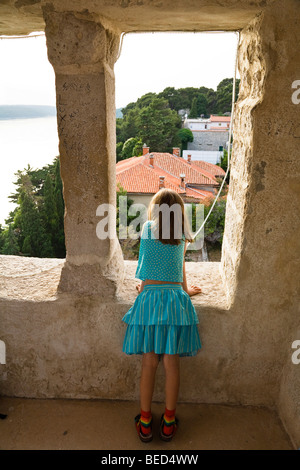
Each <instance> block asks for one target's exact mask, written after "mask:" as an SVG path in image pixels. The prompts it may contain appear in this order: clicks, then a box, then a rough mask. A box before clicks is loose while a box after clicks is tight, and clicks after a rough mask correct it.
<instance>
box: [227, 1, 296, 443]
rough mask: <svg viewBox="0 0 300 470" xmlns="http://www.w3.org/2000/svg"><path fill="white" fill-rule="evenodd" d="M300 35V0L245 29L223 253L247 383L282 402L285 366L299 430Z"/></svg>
mask: <svg viewBox="0 0 300 470" xmlns="http://www.w3.org/2000/svg"><path fill="white" fill-rule="evenodd" d="M299 41H300V29H299V2H297V1H296V0H284V1H282V0H279V1H277V2H274V3H273V4H271V5H270V6H269V7H268V8H266V9H265V11H264V12H263V13H262V14H261V15H260V16H259V17H257V18H255V20H253V21H252V23H251V24H250V25H249V27H247V28H246V29H245V30H243V31H242V33H241V42H240V50H239V69H240V75H241V89H240V96H239V101H238V104H237V113H236V117H235V124H234V128H235V130H234V148H233V160H232V168H231V181H230V189H229V194H228V202H227V214H226V227H225V234H224V244H223V258H222V275H223V279H224V282H225V284H226V287H227V292H228V297H229V301H230V304H231V312H232V318H233V319H234V321H235V322H236V326H235V328H232V331H231V334H232V335H233V336H234V338H235V341H236V342H237V343H238V344H240V345H242V354H241V355H240V358H239V360H240V366H239V367H240V368H239V369H238V366H236V369H235V374H236V376H237V377H239V386H240V387H241V388H242V387H244V389H245V390H251V399H253V397H258V396H259V394H261V393H263V394H264V395H265V396H268V400H269V402H270V403H271V401H273V403H276V402H277V400H278V396H279V387H280V380H281V377H282V371H283V370H285V376H284V383H283V385H282V388H281V413H283V415H284V416H285V418H286V420H287V422H289V429H294V435H296V434H298V436H299V435H300V434H299V433H300V426H299V423H300V416H299V410H300V407H299V396H300V390H299V384H300V381H299V380H298V381H295V380H294V377H295V375H296V374H297V373H298V374H299V371H300V369H299V370H297V372H296V370H295V368H296V367H298V368H299V367H300V366H299V365H297V366H295V365H294V364H293V363H292V361H291V354H292V343H293V341H295V340H298V339H299V337H298V334H299V331H300V330H299V327H300V320H299V279H300V263H299V252H300V236H299V233H300V216H299V203H300V183H299V181H300V67H299V64H300V49H299V47H297V44H299ZM254 370H255V371H256V373H257V377H256V381H255V383H254V382H253V376H252V375H251V374H252V372H253V371H254ZM251 377H252V380H251ZM261 401H262V400H261ZM257 402H258V400H257ZM293 417H294V418H293ZM293 419H294V422H293ZM296 423H297V424H296Z"/></svg>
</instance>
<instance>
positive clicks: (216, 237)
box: [204, 197, 226, 244]
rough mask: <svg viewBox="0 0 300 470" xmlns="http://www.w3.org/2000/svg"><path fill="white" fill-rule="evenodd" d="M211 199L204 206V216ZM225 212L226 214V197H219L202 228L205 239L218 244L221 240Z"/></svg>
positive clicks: (210, 204) (208, 208) (209, 206)
mask: <svg viewBox="0 0 300 470" xmlns="http://www.w3.org/2000/svg"><path fill="white" fill-rule="evenodd" d="M212 204H213V201H210V202H209V203H208V204H206V205H205V206H204V217H206V216H207V214H208V212H209V210H210V208H211V206H212ZM225 214H226V197H220V198H219V199H218V200H217V202H216V204H215V206H214V208H213V210H212V212H211V214H210V216H209V218H208V220H207V222H206V224H205V228H204V237H205V240H206V241H209V242H211V243H215V242H219V243H220V244H221V243H222V241H223V234H224V227H225Z"/></svg>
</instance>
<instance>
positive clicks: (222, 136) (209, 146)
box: [187, 131, 229, 152]
mask: <svg viewBox="0 0 300 470" xmlns="http://www.w3.org/2000/svg"><path fill="white" fill-rule="evenodd" d="M192 132H193V131H192ZM193 136H194V140H193V142H188V146H187V147H188V148H187V149H188V150H200V151H202V150H203V151H207V150H209V151H211V152H212V151H216V150H219V147H220V146H222V147H224V148H225V149H226V144H227V142H228V139H229V133H228V132H226V131H225V132H220V131H214V132H213V131H207V132H205V131H201V132H197V131H194V132H193Z"/></svg>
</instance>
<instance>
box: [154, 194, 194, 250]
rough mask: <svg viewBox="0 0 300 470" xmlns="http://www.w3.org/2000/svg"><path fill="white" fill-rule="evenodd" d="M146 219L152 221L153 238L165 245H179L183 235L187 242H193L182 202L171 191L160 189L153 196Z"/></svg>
mask: <svg viewBox="0 0 300 470" xmlns="http://www.w3.org/2000/svg"><path fill="white" fill-rule="evenodd" d="M148 219H149V220H153V221H154V234H155V237H156V238H157V239H158V240H160V241H161V242H162V243H163V244H165V245H167V244H169V245H179V244H180V242H181V240H182V237H183V234H184V235H185V239H186V240H187V241H189V242H193V241H194V240H193V239H192V236H191V231H190V227H189V223H188V220H187V218H186V215H185V212H184V203H183V200H182V198H181V197H180V196H179V194H178V193H176V191H173V190H172V189H168V188H163V189H160V190H159V191H158V192H157V193H156V194H155V195H154V196H153V198H152V199H151V201H150V204H149V207H148Z"/></svg>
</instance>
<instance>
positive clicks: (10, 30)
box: [0, 0, 275, 35]
mask: <svg viewBox="0 0 300 470" xmlns="http://www.w3.org/2000/svg"><path fill="white" fill-rule="evenodd" d="M274 1H275V0H263V1H262V0H239V1H237V0H198V1H196V2H195V0H175V1H174V0H117V1H116V0H64V1H63V2H62V1H61V0H52V1H49V0H18V1H15V0H6V1H5V2H2V3H1V5H0V17H1V18H3V20H1V24H0V34H8V35H11V34H27V33H29V32H31V31H40V30H43V29H44V21H43V15H42V7H43V6H44V5H46V4H48V5H50V4H51V5H53V6H54V8H55V10H56V11H70V12H72V11H77V12H83V14H85V13H86V12H88V13H90V14H93V15H95V16H96V17H98V18H99V19H100V20H101V22H103V23H105V24H114V25H115V26H117V27H118V28H119V31H126V32H130V31H205V30H206V31H207V30H237V29H242V28H244V27H245V26H246V25H247V24H248V23H249V22H250V21H251V19H253V18H254V16H255V15H257V14H258V13H260V12H261V11H262V10H263V9H264V8H266V6H268V5H270V4H272V3H274ZM3 3H4V4H3Z"/></svg>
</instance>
